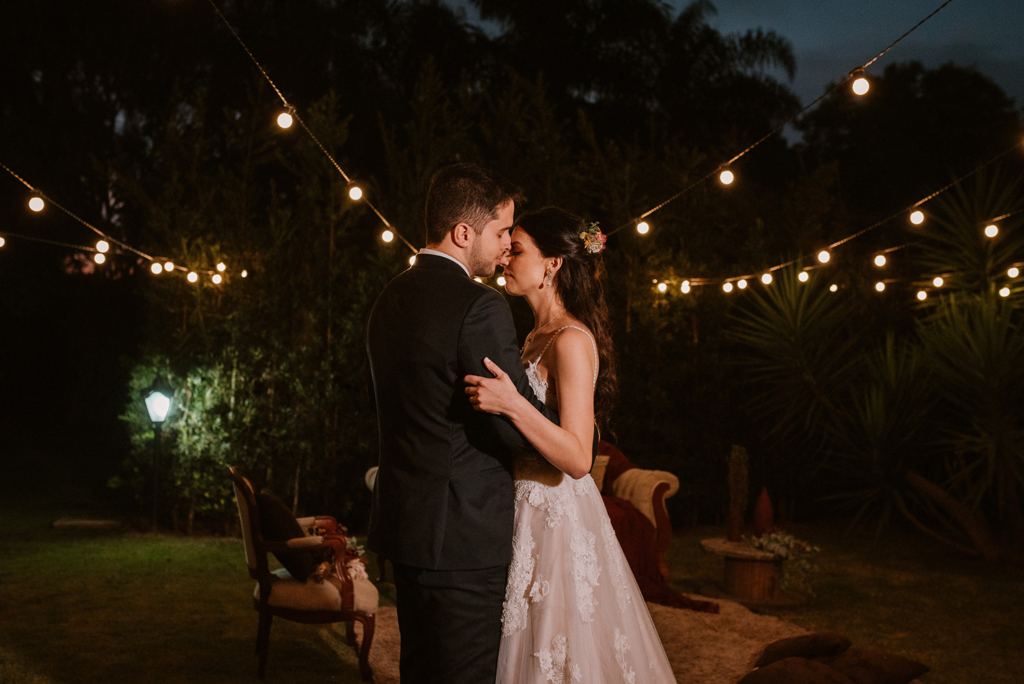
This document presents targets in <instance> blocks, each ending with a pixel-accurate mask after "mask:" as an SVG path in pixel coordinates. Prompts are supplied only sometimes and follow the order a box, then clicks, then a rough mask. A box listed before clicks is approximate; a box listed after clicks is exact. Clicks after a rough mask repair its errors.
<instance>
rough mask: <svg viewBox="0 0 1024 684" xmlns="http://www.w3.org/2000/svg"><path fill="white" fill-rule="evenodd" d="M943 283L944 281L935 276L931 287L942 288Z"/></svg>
mask: <svg viewBox="0 0 1024 684" xmlns="http://www.w3.org/2000/svg"><path fill="white" fill-rule="evenodd" d="M944 282H946V281H944V280H943V279H942V278H941V277H940V276H936V277H935V280H933V281H932V285H934V286H935V287H942V283H944Z"/></svg>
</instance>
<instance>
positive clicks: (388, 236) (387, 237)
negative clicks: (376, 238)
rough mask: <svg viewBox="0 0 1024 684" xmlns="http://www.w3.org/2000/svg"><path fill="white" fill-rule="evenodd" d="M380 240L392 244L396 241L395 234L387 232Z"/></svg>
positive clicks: (382, 234) (381, 235)
mask: <svg viewBox="0 0 1024 684" xmlns="http://www.w3.org/2000/svg"><path fill="white" fill-rule="evenodd" d="M380 239H381V240H383V241H384V242H391V241H392V240H394V239H395V234H394V233H392V232H391V231H390V230H385V231H384V232H383V233H381V234H380Z"/></svg>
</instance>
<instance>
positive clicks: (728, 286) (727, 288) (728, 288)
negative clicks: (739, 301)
mask: <svg viewBox="0 0 1024 684" xmlns="http://www.w3.org/2000/svg"><path fill="white" fill-rule="evenodd" d="M722 289H723V290H725V291H726V292H732V283H725V284H724V285H722Z"/></svg>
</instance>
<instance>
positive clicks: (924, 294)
mask: <svg viewBox="0 0 1024 684" xmlns="http://www.w3.org/2000/svg"><path fill="white" fill-rule="evenodd" d="M917 298H918V299H920V300H921V301H922V302H923V301H924V300H926V299H928V293H927V292H925V291H924V290H918V292H917Z"/></svg>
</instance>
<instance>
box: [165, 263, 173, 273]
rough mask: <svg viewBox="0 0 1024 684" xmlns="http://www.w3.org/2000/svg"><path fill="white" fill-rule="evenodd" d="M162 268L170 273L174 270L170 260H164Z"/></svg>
mask: <svg viewBox="0 0 1024 684" xmlns="http://www.w3.org/2000/svg"><path fill="white" fill-rule="evenodd" d="M164 270H165V271H167V272H168V273H170V272H171V271H173V270H174V264H173V263H172V262H170V261H165V262H164Z"/></svg>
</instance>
